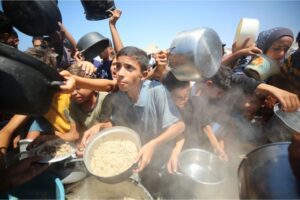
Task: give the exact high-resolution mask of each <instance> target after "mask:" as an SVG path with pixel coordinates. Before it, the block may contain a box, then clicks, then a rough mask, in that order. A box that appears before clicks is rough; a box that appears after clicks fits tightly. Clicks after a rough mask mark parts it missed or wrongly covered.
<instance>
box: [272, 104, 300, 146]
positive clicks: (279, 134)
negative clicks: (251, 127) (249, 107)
mask: <svg viewBox="0 0 300 200" xmlns="http://www.w3.org/2000/svg"><path fill="white" fill-rule="evenodd" d="M273 111H274V115H273V116H272V118H271V119H270V120H269V122H268V124H267V125H266V127H267V128H266V135H267V137H268V139H269V140H270V141H271V142H282V141H291V138H292V136H293V135H294V134H299V133H300V123H299V122H300V111H299V110H298V111H296V112H284V111H282V110H281V109H280V106H279V104H275V106H274V108H273Z"/></svg>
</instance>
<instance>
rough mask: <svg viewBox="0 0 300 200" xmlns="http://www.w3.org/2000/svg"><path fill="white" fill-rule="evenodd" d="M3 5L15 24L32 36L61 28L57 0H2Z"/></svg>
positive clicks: (46, 33)
mask: <svg viewBox="0 0 300 200" xmlns="http://www.w3.org/2000/svg"><path fill="white" fill-rule="evenodd" d="M2 7H3V10H4V12H5V14H7V16H8V17H9V18H10V19H11V20H12V23H13V25H14V26H15V27H16V28H17V29H19V30H20V31H21V32H23V33H25V34H27V35H30V36H41V35H49V34H51V33H53V32H54V31H56V30H59V26H58V22H61V21H62V17H61V13H60V10H59V8H58V6H57V1H53V0H43V1H40V0H30V1H18V0H10V1H2Z"/></svg>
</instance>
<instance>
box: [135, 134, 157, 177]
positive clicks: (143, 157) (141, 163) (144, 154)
mask: <svg viewBox="0 0 300 200" xmlns="http://www.w3.org/2000/svg"><path fill="white" fill-rule="evenodd" d="M155 148H156V143H155V142H154V141H153V140H152V141H150V142H148V143H147V144H145V145H144V146H143V147H142V148H141V149H140V151H139V153H138V155H137V157H136V159H135V163H138V166H137V168H135V169H134V170H133V172H134V173H138V172H141V171H142V170H143V169H144V168H145V167H146V166H147V165H149V163H150V161H151V159H152V156H153V153H154V151H155Z"/></svg>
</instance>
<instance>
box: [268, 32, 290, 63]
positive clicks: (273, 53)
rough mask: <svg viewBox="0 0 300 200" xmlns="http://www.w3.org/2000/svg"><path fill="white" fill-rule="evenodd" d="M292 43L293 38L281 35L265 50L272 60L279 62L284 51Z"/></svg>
mask: <svg viewBox="0 0 300 200" xmlns="http://www.w3.org/2000/svg"><path fill="white" fill-rule="evenodd" d="M292 44H293V39H292V38H291V37H289V36H284V37H281V38H280V39H279V40H276V41H275V42H274V43H273V44H272V46H271V47H270V48H269V49H268V50H267V52H266V54H267V55H268V56H269V57H270V58H272V59H273V60H276V61H277V62H279V63H280V62H281V61H282V60H283V59H284V57H285V54H286V52H287V51H288V50H289V48H290V47H291V45H292Z"/></svg>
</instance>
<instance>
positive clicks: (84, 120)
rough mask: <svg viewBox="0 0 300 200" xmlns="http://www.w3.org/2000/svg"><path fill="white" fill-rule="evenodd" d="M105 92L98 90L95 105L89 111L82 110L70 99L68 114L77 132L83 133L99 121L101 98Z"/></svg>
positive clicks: (104, 95)
mask: <svg viewBox="0 0 300 200" xmlns="http://www.w3.org/2000/svg"><path fill="white" fill-rule="evenodd" d="M107 94H108V93H107V92H98V95H97V102H96V106H95V107H94V109H93V110H91V111H90V112H84V111H82V109H81V108H80V106H79V105H78V104H77V103H76V102H74V101H71V106H70V116H71V119H72V120H74V122H75V123H76V126H77V129H78V131H79V133H83V132H84V131H86V130H87V129H88V128H90V127H92V126H93V125H95V124H96V123H98V122H100V113H101V107H102V103H103V99H104V98H105V97H106V95H107Z"/></svg>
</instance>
